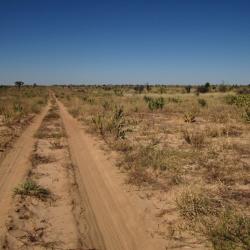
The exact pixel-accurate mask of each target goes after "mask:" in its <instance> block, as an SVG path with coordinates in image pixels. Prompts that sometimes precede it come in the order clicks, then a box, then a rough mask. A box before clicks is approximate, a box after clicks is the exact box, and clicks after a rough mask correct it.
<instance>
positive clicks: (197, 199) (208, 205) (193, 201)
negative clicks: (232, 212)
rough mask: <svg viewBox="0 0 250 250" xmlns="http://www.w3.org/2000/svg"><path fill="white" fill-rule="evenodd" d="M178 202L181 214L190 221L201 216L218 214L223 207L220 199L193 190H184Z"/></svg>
mask: <svg viewBox="0 0 250 250" xmlns="http://www.w3.org/2000/svg"><path fill="white" fill-rule="evenodd" d="M176 202H177V207H178V209H179V210H180V213H181V216H183V217H184V218H185V219H187V220H190V221H193V220H197V219H199V218H200V217H201V216H208V215H214V214H217V213H218V212H219V210H218V209H219V208H220V207H221V204H220V202H219V201H217V200H215V199H212V198H210V197H208V196H206V195H205V194H203V193H199V192H192V191H187V192H184V193H183V194H182V195H181V196H180V197H179V198H178V199H177V201H176Z"/></svg>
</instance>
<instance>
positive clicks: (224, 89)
mask: <svg viewBox="0 0 250 250" xmlns="http://www.w3.org/2000/svg"><path fill="white" fill-rule="evenodd" d="M219 91H220V92H226V91H227V86H226V85H225V84H220V85H219Z"/></svg>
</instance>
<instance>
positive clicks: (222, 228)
mask: <svg viewBox="0 0 250 250" xmlns="http://www.w3.org/2000/svg"><path fill="white" fill-rule="evenodd" d="M205 230H206V234H207V236H208V238H209V240H210V241H211V242H212V244H213V247H214V249H215V250H240V249H241V250H249V249H250V218H249V217H247V216H246V215H242V214H237V213H235V212H232V211H226V212H224V213H222V215H221V216H219V218H218V219H217V220H215V221H213V222H212V223H208V224H206V229H205Z"/></svg>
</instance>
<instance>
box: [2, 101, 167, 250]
mask: <svg viewBox="0 0 250 250" xmlns="http://www.w3.org/2000/svg"><path fill="white" fill-rule="evenodd" d="M58 107H59V110H58ZM58 107H57V104H54V105H53V107H52V109H50V111H49V112H48V113H47V111H48V108H47V109H46V110H45V111H44V112H43V113H42V114H41V115H40V116H39V117H37V118H36V120H35V121H34V123H32V125H30V126H29V127H28V128H27V130H26V131H25V132H24V133H23V135H22V136H21V137H20V138H19V140H18V141H17V142H16V144H15V145H14V148H13V150H12V151H11V152H9V154H8V155H7V156H6V158H5V159H4V160H3V162H2V163H1V166H0V172H1V173H2V174H1V177H0V178H1V179H0V185H1V186H0V196H1V200H0V207H1V209H0V223H1V224H0V226H1V227H0V228H1V231H0V235H1V241H2V242H1V246H2V248H3V249H88V250H90V249H92V250H94V249H102V250H103V249H108V250H125V249H127V250H133V249H135V250H142V249H145V250H147V249H148V250H152V249H159V250H164V249H166V242H165V241H164V240H163V239H162V237H158V235H152V232H151V230H150V228H152V224H154V223H155V222H154V218H153V217H151V216H148V215H147V208H146V205H147V203H145V201H143V200H141V201H140V200H139V199H137V198H136V197H135V195H134V194H132V193H130V192H126V191H125V188H124V186H123V183H124V179H123V176H122V175H121V173H119V172H118V170H117V168H116V167H115V166H114V165H113V163H112V161H111V160H108V159H107V155H105V154H104V153H103V151H101V150H100V149H99V147H98V145H95V144H96V141H95V140H94V139H93V138H91V137H89V135H87V134H86V133H85V132H84V130H83V129H82V128H81V125H80V124H79V123H78V122H77V121H76V120H75V119H74V118H72V117H71V116H70V115H69V113H68V112H67V111H66V109H65V107H64V106H63V105H62V104H61V103H60V102H58ZM46 113H47V115H46V116H45V114H46ZM44 116H45V119H44V120H43V122H42V125H41V127H40V129H39V131H38V132H37V133H36V135H37V137H36V138H34V137H33V135H34V134H35V132H36V130H38V128H39V126H40V124H41V121H42V119H43V118H44ZM66 135H67V137H66ZM32 149H33V152H32ZM28 170H29V171H28ZM25 180H26V181H27V180H32V181H34V182H35V183H37V185H39V187H42V188H44V190H47V191H46V192H48V194H47V195H46V196H42V197H38V196H34V195H27V194H21V195H20V194H16V195H15V197H13V190H14V188H15V187H17V186H18V184H20V183H24V182H25ZM19 188H20V186H19Z"/></svg>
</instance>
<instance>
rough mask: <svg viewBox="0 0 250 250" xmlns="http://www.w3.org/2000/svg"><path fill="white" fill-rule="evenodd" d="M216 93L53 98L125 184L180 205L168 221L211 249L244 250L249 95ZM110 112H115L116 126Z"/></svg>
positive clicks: (106, 92)
mask: <svg viewBox="0 0 250 250" xmlns="http://www.w3.org/2000/svg"><path fill="white" fill-rule="evenodd" d="M220 89H221V88H220V86H214V87H213V88H211V89H210V92H209V93H205V94H202V93H199V95H197V94H196V92H197V91H196V88H195V87H192V88H191V93H187V90H186V88H185V87H170V86H150V88H146V87H145V88H141V87H138V86H137V87H136V86H134V87H131V86H124V87H122V86H83V87H73V88H71V89H66V88H55V92H56V95H57V97H58V98H59V99H60V100H61V101H62V102H63V103H64V104H65V105H66V106H67V107H68V109H69V110H70V112H71V113H72V115H73V116H74V117H77V119H78V120H80V121H82V122H83V123H84V124H85V125H87V127H88V128H89V131H90V132H91V133H92V134H96V135H97V136H100V135H101V138H103V139H104V141H105V142H106V143H107V145H108V146H109V147H110V149H112V150H115V151H117V152H119V156H120V158H119V159H120V160H119V164H118V165H119V167H121V168H123V169H124V170H126V171H127V173H128V179H127V180H128V183H130V184H133V185H137V186H140V187H142V186H145V185H147V186H149V187H152V189H154V190H156V189H159V192H160V190H165V192H168V191H169V190H171V194H174V195H173V197H175V199H177V197H180V198H178V202H177V203H176V210H174V212H172V213H173V214H171V216H175V217H176V218H178V219H176V220H177V221H178V222H185V223H192V227H190V228H189V230H191V231H192V228H195V232H194V234H195V235H199V234H202V235H203V236H204V237H205V238H206V239H207V240H209V241H210V242H211V244H212V246H213V248H214V249H223V250H224V249H249V237H248V236H249V214H250V210H249V203H248V202H247V199H248V197H249V196H248V195H249V193H248V192H247V191H246V190H249V189H250V186H249V185H250V182H249V179H250V154H249V148H250V129H249V109H250V106H249V105H250V104H249V100H250V97H249V96H250V95H249V94H247V93H246V91H245V89H247V87H245V88H244V91H243V92H244V93H245V94H243V95H242V94H239V93H241V91H239V90H240V89H233V88H231V87H229V86H227V88H226V92H220ZM223 91H224V90H223ZM115 107H122V116H121V117H122V118H121V119H120V118H119V117H120V116H117V117H118V118H119V119H118V121H117V122H115V121H114V120H115V118H114V117H115V116H116V115H115V114H116V113H115V112H116V111H117V109H116V108H115ZM118 113H119V112H118ZM166 187H167V188H166ZM204 187H206V190H205V191H203V193H202V192H199V190H204ZM186 190H193V191H192V192H191V193H190V192H187V191H186ZM182 192H183V193H182ZM179 193H182V194H181V195H179ZM159 195H160V194H159ZM165 206H167V204H165ZM162 207H163V209H164V204H162ZM241 211H245V213H244V214H243V213H242V212H241ZM228 223H230V227H229V226H228V225H229V224H228ZM240 235H241V236H240Z"/></svg>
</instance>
